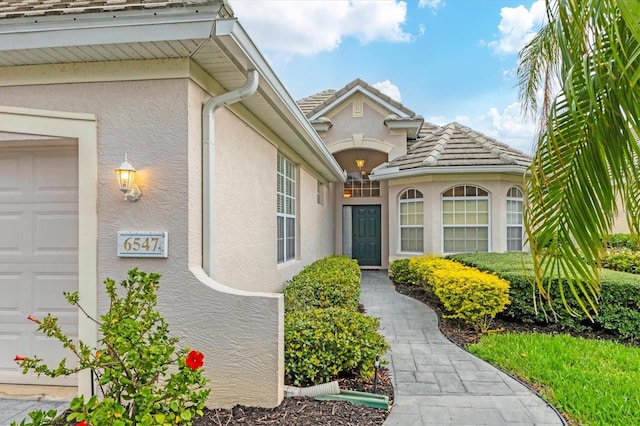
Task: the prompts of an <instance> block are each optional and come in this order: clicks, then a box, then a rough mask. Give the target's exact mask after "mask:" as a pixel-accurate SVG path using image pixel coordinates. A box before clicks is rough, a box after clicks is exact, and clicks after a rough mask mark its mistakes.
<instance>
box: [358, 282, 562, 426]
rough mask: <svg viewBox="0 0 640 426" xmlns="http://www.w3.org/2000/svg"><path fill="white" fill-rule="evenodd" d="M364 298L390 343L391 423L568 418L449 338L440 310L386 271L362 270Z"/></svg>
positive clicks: (542, 422) (460, 425)
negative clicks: (403, 290)
mask: <svg viewBox="0 0 640 426" xmlns="http://www.w3.org/2000/svg"><path fill="white" fill-rule="evenodd" d="M360 300H361V302H362V304H363V305H364V307H365V309H366V311H367V314H369V315H371V316H374V317H378V318H380V331H381V333H382V334H383V335H384V336H385V337H386V339H387V341H388V342H389V344H390V345H391V351H390V352H389V353H388V354H387V355H386V356H385V359H386V360H387V361H388V365H387V368H388V369H389V372H390V374H391V377H392V380H393V384H394V387H395V397H394V403H393V407H392V410H391V413H390V415H389V417H388V418H387V421H386V422H385V426H412V425H457V426H464V425H469V426H477V425H496V426H497V425H513V426H520V425H522V426H524V425H539V426H546V425H548V426H551V425H554V426H555V425H565V424H566V423H565V421H564V419H563V418H562V417H561V416H560V415H559V413H558V412H557V411H556V410H555V409H554V408H553V407H551V406H550V405H549V404H548V403H547V401H545V400H544V399H542V398H540V397H539V396H538V395H537V394H535V393H534V392H533V391H532V390H531V389H529V388H528V387H527V386H525V385H524V384H523V383H521V382H520V381H519V380H516V379H515V378H513V377H511V376H510V375H508V374H506V373H504V372H502V371H500V370H499V369H497V368H495V367H493V366H492V365H490V364H489V363H487V362H485V361H483V360H481V359H479V358H477V357H476V356H474V355H472V354H470V353H469V352H467V351H465V350H463V349H462V348H460V347H458V346H457V345H455V344H454V343H452V342H451V341H450V340H449V339H447V338H446V337H445V336H444V335H443V334H442V333H441V332H440V330H439V328H438V317H437V315H436V314H435V312H434V311H433V310H432V309H431V308H429V307H428V306H427V305H425V304H424V303H422V302H419V301H417V300H414V299H412V298H410V297H407V296H404V295H402V294H400V293H397V292H396V291H395V289H394V287H393V284H392V283H391V281H390V280H389V278H388V277H387V274H386V271H363V273H362V295H361V298H360Z"/></svg>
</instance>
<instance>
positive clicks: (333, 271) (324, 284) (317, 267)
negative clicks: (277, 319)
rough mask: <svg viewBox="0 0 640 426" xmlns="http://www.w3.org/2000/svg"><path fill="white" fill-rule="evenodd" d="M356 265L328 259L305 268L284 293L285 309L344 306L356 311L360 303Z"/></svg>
mask: <svg viewBox="0 0 640 426" xmlns="http://www.w3.org/2000/svg"><path fill="white" fill-rule="evenodd" d="M360 278H361V272H360V267H359V266H358V262H357V261H355V260H353V259H349V258H348V257H345V256H329V257H325V258H324V259H320V260H318V261H316V262H314V263H312V264H311V265H308V266H306V267H305V268H304V269H303V270H302V271H301V272H300V273H299V274H298V275H296V276H295V277H293V278H292V279H291V281H289V283H288V284H287V287H286V288H285V290H284V301H285V310H287V311H292V310H299V309H314V308H328V307H344V308H347V309H350V310H354V311H356V310H357V309H358V305H359V303H360Z"/></svg>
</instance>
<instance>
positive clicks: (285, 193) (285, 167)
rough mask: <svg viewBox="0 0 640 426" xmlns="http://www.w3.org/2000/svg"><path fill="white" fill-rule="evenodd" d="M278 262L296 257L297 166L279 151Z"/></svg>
mask: <svg viewBox="0 0 640 426" xmlns="http://www.w3.org/2000/svg"><path fill="white" fill-rule="evenodd" d="M277 176H278V183H277V198H278V213H277V227H278V238H277V240H278V248H277V252H278V263H282V262H286V261H288V260H291V259H295V257H296V168H295V166H294V164H293V163H292V162H291V161H289V160H288V159H287V158H286V157H285V156H283V155H282V154H280V153H278V167H277Z"/></svg>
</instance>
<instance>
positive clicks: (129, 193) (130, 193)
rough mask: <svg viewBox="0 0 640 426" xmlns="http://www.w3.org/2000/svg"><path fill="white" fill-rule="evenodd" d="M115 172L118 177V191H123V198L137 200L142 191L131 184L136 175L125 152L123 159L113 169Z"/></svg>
mask: <svg viewBox="0 0 640 426" xmlns="http://www.w3.org/2000/svg"><path fill="white" fill-rule="evenodd" d="M115 172H116V178H117V179H118V187H119V188H120V191H122V192H124V199H125V200H129V201H138V199H139V198H140V195H142V192H141V191H140V188H138V187H137V186H136V185H134V184H133V180H134V179H135V177H136V169H134V168H133V166H132V165H131V163H129V160H128V159H127V154H125V155H124V161H123V162H122V164H120V167H118V168H117V169H115Z"/></svg>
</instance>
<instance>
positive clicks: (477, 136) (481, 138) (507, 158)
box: [452, 122, 518, 164]
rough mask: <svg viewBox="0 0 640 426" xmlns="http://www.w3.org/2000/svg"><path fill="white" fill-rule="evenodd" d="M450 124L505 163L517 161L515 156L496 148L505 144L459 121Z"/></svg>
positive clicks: (515, 162)
mask: <svg viewBox="0 0 640 426" xmlns="http://www.w3.org/2000/svg"><path fill="white" fill-rule="evenodd" d="M452 124H453V125H455V126H457V127H458V128H459V129H460V131H462V132H465V133H466V134H467V135H469V137H470V138H471V139H472V140H474V141H475V142H477V143H479V144H480V145H481V146H482V147H483V148H485V149H486V150H488V151H489V152H491V153H492V154H494V155H495V156H497V157H498V158H499V159H500V160H502V161H504V162H505V163H507V164H517V163H518V162H517V160H516V159H515V157H513V156H512V155H511V154H509V153H508V152H505V151H503V150H500V149H498V146H501V147H503V148H504V147H507V146H506V145H503V144H501V143H499V142H498V141H496V140H495V139H493V138H490V137H488V136H486V135H484V134H482V133H479V132H476V131H475V130H473V129H472V128H470V127H467V126H463V125H462V124H460V123H456V122H453V123H452ZM507 148H509V149H512V148H510V147H507Z"/></svg>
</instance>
